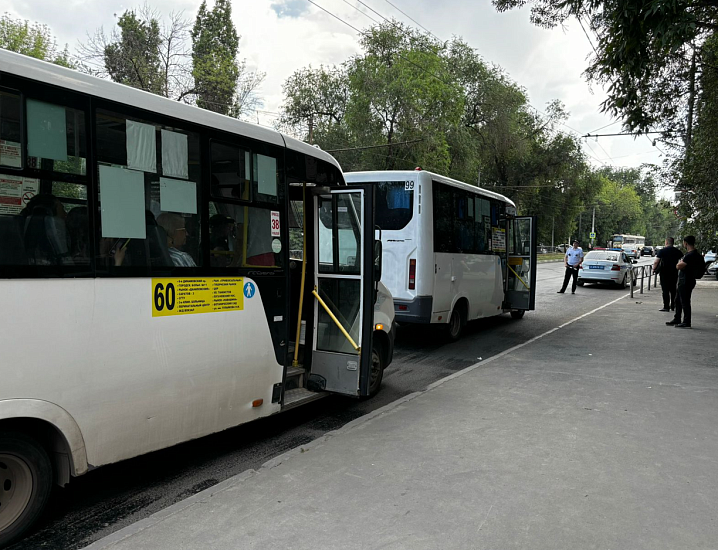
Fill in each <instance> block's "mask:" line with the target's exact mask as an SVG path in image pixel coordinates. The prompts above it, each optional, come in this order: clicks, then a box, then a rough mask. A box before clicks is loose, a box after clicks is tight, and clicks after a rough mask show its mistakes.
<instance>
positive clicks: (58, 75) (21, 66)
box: [0, 49, 341, 170]
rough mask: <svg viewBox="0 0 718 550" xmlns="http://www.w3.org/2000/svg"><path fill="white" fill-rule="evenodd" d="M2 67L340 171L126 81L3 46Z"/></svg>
mask: <svg viewBox="0 0 718 550" xmlns="http://www.w3.org/2000/svg"><path fill="white" fill-rule="evenodd" d="M0 67H2V71H5V72H8V73H11V74H15V75H17V76H20V77H24V78H28V79H31V80H37V81H40V82H43V83H45V84H49V85H52V86H57V87H60V88H66V89H69V90H73V91H76V92H79V93H84V94H89V95H92V96H95V97H100V98H102V99H107V100H109V101H116V102H117V103H122V104H125V105H131V106H133V107H137V108H139V109H144V110H147V111H151V112H155V113H160V114H162V115H166V116H169V117H173V118H177V119H180V120H186V121H188V122H193V123H195V124H200V125H202V126H206V127H208V128H216V129H219V130H224V131H226V132H230V133H232V134H239V135H242V136H246V137H248V138H251V139H256V140H259V141H263V142H266V143H271V144H274V145H278V146H280V147H285V146H286V147H287V148H288V149H291V150H293V151H298V152H300V153H304V154H306V155H310V156H314V157H317V158H319V159H322V160H325V161H327V162H329V163H331V164H333V165H334V166H336V167H337V168H339V170H341V166H340V165H339V162H337V160H336V159H335V158H334V157H333V156H331V155H330V154H329V153H326V152H324V151H322V150H321V149H318V148H317V147H313V146H311V145H309V144H307V143H304V142H302V141H299V140H297V139H294V138H292V137H289V136H286V135H284V134H282V133H280V132H277V131H276V130H273V129H271V128H265V127H263V126H259V125H257V124H252V123H249V122H242V121H240V120H237V119H236V118H232V117H229V116H225V115H220V114H218V113H214V112H212V111H208V110H206V109H201V108H199V107H196V106H194V105H187V104H186V103H180V102H178V101H174V100H171V99H168V98H166V97H162V96H159V95H156V94H152V93H150V92H145V91H144V90H138V89H137V88H132V87H130V86H125V85H124V84H118V83H117V82H112V81H109V80H104V79H102V78H97V77H95V76H90V75H87V74H84V73H81V72H80V71H76V70H74V69H68V68H66V67H61V66H59V65H55V64H53V63H48V62H46V61H41V60H39V59H35V58H34V57H29V56H26V55H22V54H18V53H14V52H9V51H7V50H3V49H0Z"/></svg>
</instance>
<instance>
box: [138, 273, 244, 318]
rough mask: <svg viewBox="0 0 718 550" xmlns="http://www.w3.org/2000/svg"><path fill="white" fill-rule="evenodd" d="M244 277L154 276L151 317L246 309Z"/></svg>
mask: <svg viewBox="0 0 718 550" xmlns="http://www.w3.org/2000/svg"><path fill="white" fill-rule="evenodd" d="M242 283H243V280H242V278H241V277H195V278H187V279H181V278H174V277H173V278H162V279H152V317H167V316H169V315H190V314H193V313H214V312H219V311H238V310H242V309H244V294H243V293H242Z"/></svg>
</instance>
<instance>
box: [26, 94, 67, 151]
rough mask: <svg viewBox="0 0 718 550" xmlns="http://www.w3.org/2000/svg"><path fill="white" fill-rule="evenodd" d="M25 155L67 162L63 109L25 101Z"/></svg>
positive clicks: (30, 100)
mask: <svg viewBox="0 0 718 550" xmlns="http://www.w3.org/2000/svg"><path fill="white" fill-rule="evenodd" d="M26 105H27V154H28V156H30V157H39V158H43V159H52V160H62V161H66V160H67V126H66V122H65V107H61V106H59V105H53V104H51V103H45V102H44V101H35V100H34V99H28V100H27V103H26Z"/></svg>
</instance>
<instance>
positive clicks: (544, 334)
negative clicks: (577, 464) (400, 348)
mask: <svg viewBox="0 0 718 550" xmlns="http://www.w3.org/2000/svg"><path fill="white" fill-rule="evenodd" d="M629 296H630V293H628V294H625V295H623V296H621V297H620V298H616V299H615V300H612V301H610V302H608V303H606V304H603V305H602V306H599V307H597V308H595V309H592V310H591V311H589V312H587V313H584V314H583V315H579V316H578V317H575V318H573V319H571V320H570V321H566V322H565V323H563V324H561V325H559V326H557V327H554V328H552V329H550V330H547V331H546V332H544V333H542V334H539V335H538V336H534V337H533V338H531V339H530V340H526V341H525V342H523V343H521V344H516V345H515V346H513V347H511V348H509V349H507V350H504V351H502V352H500V353H497V354H496V355H492V356H491V357H489V358H488V359H485V360H483V361H480V362H478V363H474V364H473V365H469V366H468V367H466V368H465V369H462V370H460V371H457V372H455V373H453V374H450V375H449V376H447V377H445V378H442V379H441V380H437V381H436V382H432V383H431V384H429V385H428V386H427V387H426V389H425V390H424V391H428V390H431V389H433V388H435V387H437V386H441V385H442V384H443V383H444V382H448V381H449V380H453V379H454V378H458V377H459V376H462V375H464V374H466V373H467V372H471V371H472V370H474V369H478V368H479V367H480V366H482V365H485V364H486V363H491V362H492V361H494V360H496V359H498V358H500V357H503V356H504V355H508V354H509V353H513V352H514V351H516V350H517V349H521V348H522V347H524V346H528V345H529V344H531V343H533V342H535V341H536V340H540V339H541V338H543V337H544V336H548V335H549V334H552V333H554V332H556V331H557V330H561V329H562V328H564V327H567V326H568V325H571V324H573V323H575V322H576V321H580V320H581V319H583V318H584V317H588V316H589V315H593V314H594V313H596V312H597V311H600V310H602V309H603V308H606V307H608V306H610V305H612V304H615V303H616V302H618V301H620V300H623V299H624V298H628V297H629Z"/></svg>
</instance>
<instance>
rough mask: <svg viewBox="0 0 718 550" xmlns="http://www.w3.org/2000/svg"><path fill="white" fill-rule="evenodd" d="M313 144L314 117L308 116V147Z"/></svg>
mask: <svg viewBox="0 0 718 550" xmlns="http://www.w3.org/2000/svg"><path fill="white" fill-rule="evenodd" d="M313 142H314V115H313V114H311V115H309V145H313Z"/></svg>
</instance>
